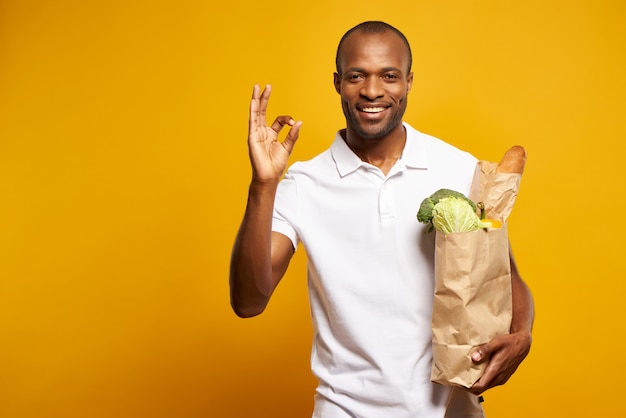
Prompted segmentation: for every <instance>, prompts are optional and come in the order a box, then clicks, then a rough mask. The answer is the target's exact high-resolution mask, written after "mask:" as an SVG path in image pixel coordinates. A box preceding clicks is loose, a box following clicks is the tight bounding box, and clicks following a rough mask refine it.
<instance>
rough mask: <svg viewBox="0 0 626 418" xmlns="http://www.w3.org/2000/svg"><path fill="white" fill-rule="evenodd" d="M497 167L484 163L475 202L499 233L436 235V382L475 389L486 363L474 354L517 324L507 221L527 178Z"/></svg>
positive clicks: (479, 167)
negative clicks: (494, 222)
mask: <svg viewBox="0 0 626 418" xmlns="http://www.w3.org/2000/svg"><path fill="white" fill-rule="evenodd" d="M496 167H497V164H496V163H492V162H488V161H479V162H478V164H477V166H476V172H475V175H474V181H473V183H472V189H471V193H470V196H469V197H470V199H472V200H473V201H474V202H476V203H478V202H483V203H484V204H485V211H486V212H485V213H486V217H487V218H489V219H496V220H499V221H501V222H502V225H503V227H502V228H497V229H495V228H494V229H491V228H490V229H480V230H477V231H472V232H461V233H450V234H448V235H445V234H444V233H442V232H440V231H436V237H435V294H434V303H433V318H432V328H433V338H432V349H433V366H432V371H431V380H432V381H433V382H436V383H440V384H444V385H452V386H461V387H466V388H469V387H471V386H472V385H473V384H474V383H475V382H476V381H477V380H478V379H479V378H480V376H482V373H483V372H484V369H485V367H486V363H480V364H475V363H474V362H473V361H472V359H471V354H472V353H473V352H474V351H475V350H476V348H477V347H479V346H480V345H482V344H485V343H487V342H489V341H490V340H491V339H493V338H494V337H496V336H498V335H503V334H508V333H509V332H510V328H511V320H512V299H511V264H510V254H509V240H508V233H507V224H506V221H507V219H508V217H509V215H510V213H511V210H512V208H513V204H514V202H515V198H516V196H517V193H518V190H519V185H520V180H521V174H511V173H496V172H495V169H496Z"/></svg>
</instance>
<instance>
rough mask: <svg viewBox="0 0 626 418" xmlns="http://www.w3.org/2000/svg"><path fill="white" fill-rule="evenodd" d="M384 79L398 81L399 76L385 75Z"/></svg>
mask: <svg viewBox="0 0 626 418" xmlns="http://www.w3.org/2000/svg"><path fill="white" fill-rule="evenodd" d="M383 78H384V79H385V80H397V79H398V76H397V75H395V74H385V75H384V76H383Z"/></svg>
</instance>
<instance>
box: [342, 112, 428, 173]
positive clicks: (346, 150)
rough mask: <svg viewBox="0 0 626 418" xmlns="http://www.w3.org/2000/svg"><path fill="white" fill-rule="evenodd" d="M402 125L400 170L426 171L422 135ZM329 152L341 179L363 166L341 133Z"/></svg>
mask: <svg viewBox="0 0 626 418" xmlns="http://www.w3.org/2000/svg"><path fill="white" fill-rule="evenodd" d="M403 125H404V128H405V130H406V144H405V145H404V150H403V151H402V157H400V160H399V161H398V163H400V164H402V168H406V167H408V168H420V169H427V168H428V155H427V150H426V147H425V142H424V140H423V138H422V137H421V135H422V133H420V132H418V131H417V130H415V129H414V128H413V127H411V125H409V124H408V123H406V122H404V123H403ZM330 152H331V154H332V156H333V160H334V161H335V164H336V166H337V171H338V172H339V175H340V176H342V177H343V176H345V175H348V174H350V173H352V172H353V171H356V170H357V169H358V168H359V167H361V166H362V165H364V164H365V163H364V162H363V161H361V159H360V158H359V157H358V156H357V155H356V154H355V153H354V152H352V150H351V149H350V147H348V144H346V141H344V139H343V138H342V137H341V131H339V132H337V135H336V136H335V140H334V141H333V143H332V145H331V147H330Z"/></svg>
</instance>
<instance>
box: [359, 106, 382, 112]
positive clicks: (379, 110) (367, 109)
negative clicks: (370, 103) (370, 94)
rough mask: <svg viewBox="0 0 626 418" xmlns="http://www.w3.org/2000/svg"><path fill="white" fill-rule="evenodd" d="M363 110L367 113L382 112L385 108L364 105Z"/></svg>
mask: <svg viewBox="0 0 626 418" xmlns="http://www.w3.org/2000/svg"><path fill="white" fill-rule="evenodd" d="M362 110H363V111H364V112H367V113H377V112H382V111H383V110H385V108H384V107H364V108H363V109H362Z"/></svg>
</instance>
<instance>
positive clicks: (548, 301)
mask: <svg viewBox="0 0 626 418" xmlns="http://www.w3.org/2000/svg"><path fill="white" fill-rule="evenodd" d="M625 4H626V3H624V2H623V1H618V0H615V1H609V0H581V1H545V0H529V1H524V2H510V1H491V0H481V1H467V2H465V1H422V0H418V1H416V0H410V1H409V0H406V1H404V0H401V1H397V2H391V3H389V2H387V3H385V2H380V1H371V2H370V1H360V2H353V1H341V0H339V1H338V0H319V1H314V2H306V3H305V2H301V3H300V2H287V1H282V0H268V1H266V2H250V3H249V4H245V3H244V4H241V3H239V2H208V1H200V0H178V1H172V2H167V1H147V0H142V1H122V0H109V1H78V0H74V1H72V0H60V1H59V0H57V1H52V0H45V1H27V0H26V1H25V0H21V1H17V0H13V1H11V0H1V1H0V416H1V417H7V418H26V417H29V418H31V417H33V418H35V417H36V418H40V417H41V418H47V417H64V418H74V417H81V418H86V417H88V418H97V417H107V418H109V417H110V418H112V417H116V418H126V417H155V418H156V417H168V418H181V417H183V418H192V417H238V418H239V417H241V418H244V417H245V418H249V417H255V418H262V417H272V418H275V417H306V416H308V415H309V414H310V410H311V406H312V395H313V390H314V385H315V382H314V380H313V378H312V377H311V375H310V372H309V365H308V361H309V359H308V356H309V345H310V339H311V326H310V322H309V317H308V304H307V300H306V286H305V276H304V271H305V264H304V263H305V257H304V252H303V251H300V252H299V253H298V254H297V256H296V259H295V261H294V263H293V264H292V266H291V269H290V271H289V272H288V274H287V277H286V278H285V280H284V281H283V283H281V285H280V286H279V288H278V290H277V292H276V294H275V295H274V298H273V300H272V302H271V304H270V306H269V308H268V310H267V311H266V312H265V313H264V314H263V315H262V316H260V317H257V318H254V319H249V320H241V319H237V318H236V317H235V316H234V315H233V314H232V312H231V311H230V307H229V303H228V286H227V277H228V260H229V255H230V248H231V244H232V240H233V237H234V235H235V232H236V230H237V227H238V224H239V221H240V218H241V216H242V213H243V208H244V204H245V199H246V195H247V185H248V180H249V178H250V169H249V164H248V157H247V148H246V132H247V108H248V98H249V96H250V93H251V89H252V85H253V84H254V83H260V84H265V83H272V84H273V86H274V96H273V101H272V102H271V103H270V113H271V115H272V116H275V115H277V114H284V113H289V114H291V115H292V116H294V117H295V118H297V119H302V120H304V126H303V129H302V134H301V139H300V142H299V143H298V145H297V148H296V150H295V151H294V155H293V160H296V159H303V158H309V157H311V156H313V155H314V154H316V153H318V152H319V151H321V150H323V149H325V148H326V147H327V146H328V145H329V143H330V140H331V139H332V137H333V135H334V132H335V131H336V130H337V129H339V128H341V127H342V126H343V123H344V121H343V116H342V113H341V108H340V103H339V99H338V97H337V95H336V93H335V92H334V90H333V86H332V72H333V62H334V54H335V49H336V45H337V42H338V40H339V38H340V37H341V35H342V34H343V33H344V31H345V30H347V29H348V28H349V27H351V26H353V25H354V24H356V23H359V22H360V21H362V20H368V19H380V20H386V21H388V22H390V23H392V24H394V25H396V26H397V27H398V28H400V29H401V30H403V31H404V32H405V34H406V35H407V37H408V38H409V40H410V41H411V43H412V47H413V52H414V56H415V59H414V62H415V66H414V71H415V82H414V87H413V91H412V92H411V94H410V99H409V101H410V104H409V109H408V111H407V114H406V120H407V121H408V122H410V123H411V124H413V125H414V126H415V127H417V128H418V129H420V130H422V131H424V132H427V133H430V134H433V135H436V136H439V137H441V138H443V139H445V140H447V141H449V142H451V143H453V144H455V145H457V146H458V147H461V148H464V149H466V150H468V151H470V152H472V153H473V154H474V155H476V156H477V157H479V158H481V159H488V160H497V159H499V157H500V156H501V154H502V153H503V152H504V151H505V150H506V149H507V148H508V147H509V146H510V145H513V144H522V145H524V146H525V147H526V148H527V149H528V151H529V160H528V165H527V170H526V173H525V175H524V179H523V181H522V188H521V193H520V196H519V198H518V203H517V205H516V208H515V211H514V213H513V216H512V218H511V221H510V227H509V228H510V234H511V238H512V242H513V243H514V249H515V253H516V256H517V259H518V262H519V266H520V269H521V272H522V274H523V276H524V278H525V279H526V281H527V282H528V284H529V285H530V286H531V288H532V290H533V293H534V296H535V300H536V304H537V317H536V326H535V333H534V345H533V348H532V351H531V354H530V355H529V357H528V358H527V360H526V362H525V363H524V364H523V365H522V366H521V367H520V369H519V370H518V373H517V374H516V375H515V376H514V377H513V378H512V380H511V381H510V382H509V384H507V385H506V386H504V387H499V388H496V389H494V390H492V391H490V392H488V393H487V394H486V403H485V408H486V410H487V412H488V414H489V416H490V417H507V418H515V417H529V416H533V417H603V416H618V415H620V411H624V409H625V408H624V407H623V396H622V390H621V388H623V387H624V383H623V381H622V376H623V375H624V374H625V373H626V367H625V361H624V355H623V346H624V341H625V340H624V335H623V334H624V326H623V318H624V315H625V313H626V312H625V310H624V305H625V303H624V296H623V295H624V293H625V291H626V286H625V284H624V283H625V279H624V272H623V270H622V269H621V267H622V265H623V258H622V257H623V252H624V244H623V237H624V234H625V233H626V230H625V226H624V225H625V224H626V223H625V222H624V202H625V199H624V197H623V195H624V185H623V183H624V180H625V178H624V166H625V160H624V155H625V152H626V150H625V145H624V140H625V138H626V125H625V124H624V121H623V119H624V108H625V105H626V81H625V80H626V78H625V74H626V65H625V64H626V58H625V51H626V26H625V25H624V21H625V18H626V6H625Z"/></svg>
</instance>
